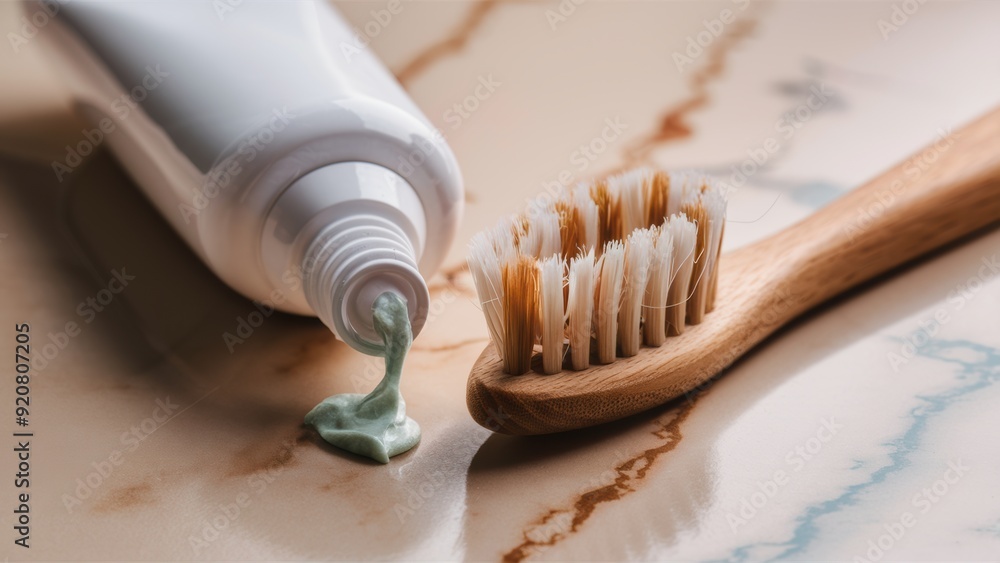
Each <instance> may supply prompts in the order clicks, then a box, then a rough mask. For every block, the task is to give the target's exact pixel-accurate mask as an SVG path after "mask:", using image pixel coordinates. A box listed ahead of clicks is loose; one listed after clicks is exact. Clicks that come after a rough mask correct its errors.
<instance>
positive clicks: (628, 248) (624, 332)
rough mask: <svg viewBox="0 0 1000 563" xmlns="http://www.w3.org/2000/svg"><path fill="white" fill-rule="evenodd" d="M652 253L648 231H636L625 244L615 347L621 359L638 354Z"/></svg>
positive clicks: (650, 234) (651, 243) (638, 229)
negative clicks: (643, 302) (616, 344)
mask: <svg viewBox="0 0 1000 563" xmlns="http://www.w3.org/2000/svg"><path fill="white" fill-rule="evenodd" d="M653 228H655V227H653ZM652 251H653V231H652V230H651V228H636V229H635V230H634V231H632V234H630V235H629V236H628V239H626V241H625V268H624V274H625V275H624V279H623V280H622V291H621V296H622V297H621V307H620V309H619V311H618V344H619V348H620V352H621V356H622V357H623V358H628V357H631V356H634V355H636V354H638V353H639V346H640V345H641V344H642V330H641V329H642V299H643V295H644V294H645V293H646V282H647V281H648V279H649V261H650V258H651V257H652Z"/></svg>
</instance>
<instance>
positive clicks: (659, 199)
mask: <svg viewBox="0 0 1000 563" xmlns="http://www.w3.org/2000/svg"><path fill="white" fill-rule="evenodd" d="M669 196H670V175H669V174H667V173H666V172H662V171H658V172H656V174H654V175H653V181H652V182H650V183H649V186H648V191H647V193H646V205H647V207H648V208H649V211H648V214H647V216H646V224H648V225H661V224H662V223H663V220H664V219H666V217H667V215H668V213H667V201H668V199H669Z"/></svg>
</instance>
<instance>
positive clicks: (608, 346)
mask: <svg viewBox="0 0 1000 563" xmlns="http://www.w3.org/2000/svg"><path fill="white" fill-rule="evenodd" d="M624 273H625V243H623V242H622V241H620V240H610V241H608V242H607V244H605V245H604V252H602V253H601V258H600V260H598V264H597V281H596V282H595V283H596V287H594V336H595V340H596V344H597V363H599V364H610V363H611V362H613V361H615V348H616V345H617V344H618V306H619V304H620V300H621V294H622V274H624Z"/></svg>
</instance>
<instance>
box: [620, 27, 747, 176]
mask: <svg viewBox="0 0 1000 563" xmlns="http://www.w3.org/2000/svg"><path fill="white" fill-rule="evenodd" d="M756 27H757V19H756V18H750V17H749V16H747V17H745V18H744V19H740V20H738V21H736V22H734V23H733V24H732V25H731V26H730V27H729V28H728V29H727V30H726V31H725V32H724V33H723V34H722V35H721V36H719V38H718V39H716V41H715V42H714V43H712V44H711V45H710V46H709V47H708V49H707V50H706V53H705V55H706V56H707V57H708V61H707V63H706V64H705V65H704V66H702V67H700V68H698V69H697V70H696V71H694V72H693V73H691V74H690V75H689V78H688V88H689V89H690V91H691V94H690V96H688V98H687V99H685V100H683V101H681V102H680V103H678V104H676V105H675V106H673V107H672V108H670V109H669V110H667V112H666V113H665V114H664V115H663V117H661V118H660V126H659V129H657V130H655V131H653V132H652V133H650V134H649V135H647V136H645V137H642V138H640V139H638V140H637V141H635V142H633V143H632V144H630V145H629V146H628V147H626V149H625V151H624V152H625V154H624V155H623V159H624V166H623V168H628V167H632V166H636V165H638V164H642V163H646V162H648V161H649V155H650V153H652V152H653V150H654V149H656V148H657V147H659V146H660V145H663V144H665V143H668V142H671V141H676V140H679V139H685V138H687V137H690V136H691V135H692V134H693V133H694V131H693V130H692V129H691V125H690V124H689V123H688V117H689V115H690V114H691V113H692V112H694V111H696V110H699V109H701V108H703V107H705V106H706V105H708V103H709V102H710V101H711V98H710V97H709V93H708V87H709V85H710V84H711V83H712V81H714V80H715V79H716V78H718V77H719V76H721V75H722V72H723V71H724V70H725V68H726V59H727V57H728V56H729V53H731V52H732V50H733V48H735V47H736V46H737V45H738V44H739V43H740V41H742V40H743V39H744V38H746V37H747V36H749V35H750V34H751V33H753V31H754V29H755V28H756Z"/></svg>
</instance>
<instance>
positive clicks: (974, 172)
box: [723, 107, 1000, 325]
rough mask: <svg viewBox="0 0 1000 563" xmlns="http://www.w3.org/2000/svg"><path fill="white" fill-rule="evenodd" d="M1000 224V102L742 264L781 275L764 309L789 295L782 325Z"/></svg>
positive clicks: (751, 250) (751, 251) (748, 252)
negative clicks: (855, 287)
mask: <svg viewBox="0 0 1000 563" xmlns="http://www.w3.org/2000/svg"><path fill="white" fill-rule="evenodd" d="M998 222H1000V107H998V108H997V109H994V110H993V111H991V112H990V113H988V114H986V115H984V116H982V117H980V118H979V119H977V120H976V121H973V122H972V123H970V124H968V125H966V126H965V127H963V128H962V129H961V130H958V131H955V132H954V133H952V134H942V135H941V136H940V137H939V138H938V139H937V140H936V141H935V142H933V143H931V144H930V145H928V146H927V147H926V148H925V149H923V150H921V151H920V152H918V153H916V154H914V155H912V156H911V157H910V158H908V159H906V160H904V161H903V162H902V163H900V164H898V165H896V166H894V167H893V168H890V169H889V170H888V171H886V172H885V173H883V174H882V175H881V176H879V177H877V178H875V179H874V180H872V181H870V182H869V183H868V184H866V185H864V186H862V187H860V188H858V189H856V190H854V191H852V192H851V193H849V194H848V195H846V196H844V197H842V198H840V199H839V200H837V201H835V202H833V203H831V204H830V205H828V206H827V207H825V208H823V209H821V210H820V211H818V212H816V213H815V214H813V215H812V216H810V217H809V218H807V219H806V220H804V221H802V222H801V223H799V224H797V225H794V226H792V227H791V228H789V229H786V230H784V231H782V232H781V233H778V234H777V235H775V236H773V237H771V238H769V239H767V240H764V241H762V242H761V243H758V244H755V245H753V246H751V247H748V248H746V249H743V250H741V251H737V253H734V254H739V255H740V256H739V258H738V260H739V262H741V264H740V266H742V268H739V269H746V270H752V269H754V266H753V263H754V262H759V263H760V264H761V265H760V267H761V268H766V269H767V270H770V271H771V272H773V275H772V276H767V275H765V276H762V277H763V278H770V281H771V282H773V283H772V284H771V286H770V288H769V293H771V294H772V295H773V294H775V293H777V294H778V295H776V296H775V297H772V298H771V299H765V300H763V301H762V302H760V304H759V306H762V307H764V308H767V307H769V306H770V307H774V303H767V302H768V301H773V300H774V299H779V300H781V302H780V304H781V306H778V307H777V308H774V309H772V310H775V311H777V312H778V313H777V314H776V315H774V316H777V317H781V318H780V319H774V320H775V321H777V322H776V323H775V324H778V325H780V324H783V323H784V321H785V320H790V319H791V318H793V317H795V316H797V315H798V314H800V313H801V312H803V311H805V310H807V309H810V308H812V307H814V306H816V305H818V304H820V303H822V302H823V301H826V300H827V299H830V298H831V297H834V296H836V295H838V294H840V293H842V292H844V291H846V290H848V289H850V288H852V287H854V286H856V285H858V284H860V283H862V282H865V281H867V280H870V279H872V278H874V277H876V276H878V275H880V274H883V273H885V272H887V271H889V270H891V269H893V268H895V267H896V266H899V265H900V264H903V263H905V262H908V261H910V260H912V259H914V258H916V257H918V256H921V255H923V254H925V253H927V252H930V251H932V250H934V249H936V248H939V247H941V246H943V245H945V244H947V243H949V242H952V241H955V240H957V239H960V238H962V237H963V236H965V235H968V234H970V233H972V232H975V231H977V230H980V229H982V228H984V227H987V226H990V225H993V224H996V223H998ZM734 258H735V256H734ZM723 261H725V258H723ZM775 262H778V263H775ZM747 273H750V272H747ZM743 275H746V274H743ZM744 279H747V278H744ZM750 279H752V276H751V277H750ZM758 279H760V278H758ZM761 281H764V280H763V279H762V280H761ZM775 286H777V287H775ZM758 289H764V288H762V287H761V288H758ZM775 290H778V291H775ZM789 296H791V297H789Z"/></svg>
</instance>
